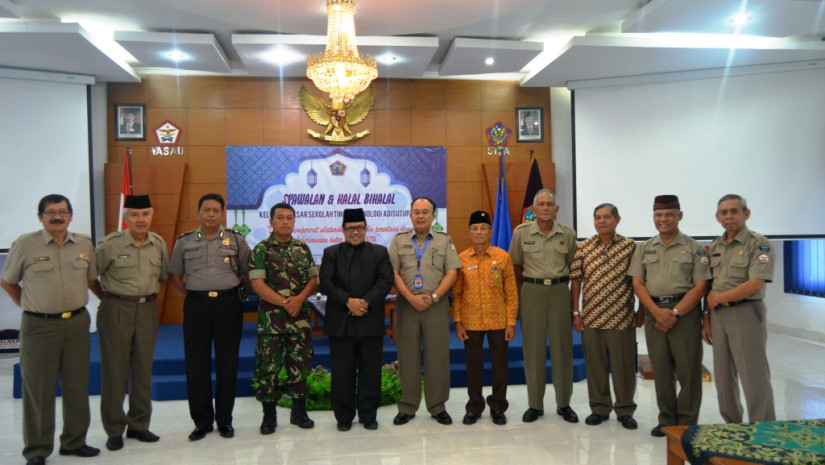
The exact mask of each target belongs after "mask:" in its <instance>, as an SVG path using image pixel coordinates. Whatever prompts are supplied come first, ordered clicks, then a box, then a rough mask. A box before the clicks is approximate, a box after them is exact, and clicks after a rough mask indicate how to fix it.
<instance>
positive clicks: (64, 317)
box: [60, 312, 72, 320]
mask: <svg viewBox="0 0 825 465" xmlns="http://www.w3.org/2000/svg"><path fill="white" fill-rule="evenodd" d="M71 317H72V312H63V313H61V314H60V318H63V319H64V320H65V319H67V318H71Z"/></svg>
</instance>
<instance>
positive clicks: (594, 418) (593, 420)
mask: <svg viewBox="0 0 825 465" xmlns="http://www.w3.org/2000/svg"><path fill="white" fill-rule="evenodd" d="M608 418H610V415H599V414H598V413H591V414H590V415H588V416H587V418H585V419H584V422H585V423H586V424H588V425H590V426H596V425H601V424H602V422H603V421H605V420H607V419H608ZM619 420H620V421H621V418H619Z"/></svg>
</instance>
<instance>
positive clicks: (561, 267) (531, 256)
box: [510, 221, 576, 279]
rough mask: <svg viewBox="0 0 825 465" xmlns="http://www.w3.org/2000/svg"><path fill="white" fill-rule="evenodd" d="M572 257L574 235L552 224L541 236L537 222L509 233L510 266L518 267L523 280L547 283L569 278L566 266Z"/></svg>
mask: <svg viewBox="0 0 825 465" xmlns="http://www.w3.org/2000/svg"><path fill="white" fill-rule="evenodd" d="M575 255H576V231H574V230H573V228H571V227H570V226H567V225H566V224H564V223H559V222H558V221H553V227H552V228H551V229H550V233H549V234H548V235H547V236H545V235H544V233H542V232H541V228H539V224H538V222H537V221H534V222H532V223H523V224H521V225H519V226H518V227H517V228H516V230H515V231H513V239H512V240H511V241H510V257H512V258H513V265H515V266H521V267H522V275H523V276H524V277H526V278H536V279H548V278H565V277H568V276H570V264H571V263H573V257H574V256H575Z"/></svg>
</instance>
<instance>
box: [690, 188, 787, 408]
mask: <svg viewBox="0 0 825 465" xmlns="http://www.w3.org/2000/svg"><path fill="white" fill-rule="evenodd" d="M750 216H751V211H750V210H749V209H748V203H747V202H746V201H745V199H744V198H743V197H742V196H740V195H736V194H728V195H725V196H724V197H722V198H721V199H720V200H719V202H718V204H717V207H716V219H717V220H718V221H719V224H721V225H722V227H723V228H725V234H723V235H722V236H720V237H718V238H716V239H715V240H714V241H713V243H712V244H711V245H710V267H711V270H712V272H713V287H712V288H711V289H712V290H711V292H710V294H708V307H709V308H710V310H711V312H710V313H711V316H710V323H711V325H710V330H709V331H708V330H707V328H703V331H702V332H703V337H704V338H705V340H706V341H707V342H708V344H710V343H711V342H712V343H713V345H712V347H713V374H714V377H715V378H716V395H717V396H718V399H719V413H721V414H722V418H724V420H725V421H726V422H728V423H741V422H742V402H741V401H740V400H739V382H738V380H737V378H741V380H742V389H743V391H744V392H745V401H746V402H747V404H748V421H749V422H755V421H774V420H776V413H775V412H774V403H773V389H772V388H771V370H770V367H769V366H768V357H767V353H766V349H765V346H766V344H767V339H768V333H767V330H766V328H765V320H766V319H767V311H768V310H767V308H766V307H765V302H764V301H763V299H764V298H765V283H769V282H771V280H772V279H773V266H774V259H775V258H776V257H775V255H774V251H773V248H772V247H771V244H770V242H768V240H767V239H765V237H764V236H762V235H761V234H757V233H755V232H753V231H750V230H749V229H748V228H747V225H746V224H745V222H746V221H747V220H748V218H750ZM708 333H710V334H708Z"/></svg>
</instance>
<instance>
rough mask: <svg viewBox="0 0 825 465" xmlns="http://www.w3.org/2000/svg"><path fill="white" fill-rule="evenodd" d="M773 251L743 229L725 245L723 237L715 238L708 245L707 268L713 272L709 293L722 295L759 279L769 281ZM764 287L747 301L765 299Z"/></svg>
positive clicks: (770, 279)
mask: <svg viewBox="0 0 825 465" xmlns="http://www.w3.org/2000/svg"><path fill="white" fill-rule="evenodd" d="M774 262H776V252H775V251H774V250H773V246H772V245H771V243H770V242H769V241H768V240H767V239H766V238H765V236H763V235H761V234H758V233H755V232H753V231H750V230H749V229H748V228H745V229H743V230H741V231H739V234H737V235H736V237H735V238H733V241H732V242H731V243H730V244H726V243H725V236H724V235H723V236H721V237H718V238H716V239H715V240H714V241H713V242H712V243H711V244H710V268H711V270H712V271H713V286H712V290H714V291H717V292H725V291H728V290H730V289H733V288H734V287H736V286H738V285H740V284H742V283H744V282H745V281H748V280H750V279H761V280H763V281H765V282H766V283H769V282H771V281H772V280H773V266H774ZM765 290H766V289H765V286H762V289H761V290H760V291H759V292H757V293H755V294H752V295H750V296H748V298H747V299H748V300H760V299H764V298H765Z"/></svg>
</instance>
